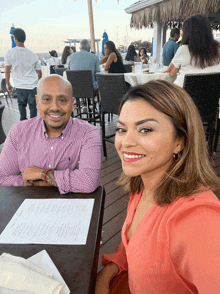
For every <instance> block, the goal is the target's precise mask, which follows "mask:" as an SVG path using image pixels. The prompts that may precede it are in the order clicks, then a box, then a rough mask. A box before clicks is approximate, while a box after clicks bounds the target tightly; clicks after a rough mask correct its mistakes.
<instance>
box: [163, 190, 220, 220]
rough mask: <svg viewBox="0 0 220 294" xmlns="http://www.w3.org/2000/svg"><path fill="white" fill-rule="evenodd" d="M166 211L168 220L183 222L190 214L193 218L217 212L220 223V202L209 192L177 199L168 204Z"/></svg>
mask: <svg viewBox="0 0 220 294" xmlns="http://www.w3.org/2000/svg"><path fill="white" fill-rule="evenodd" d="M167 211H168V213H169V219H170V220H177V219H178V220H179V219H182V220H183V219H184V218H187V216H188V215H191V214H192V213H193V216H198V215H201V214H212V213H215V212H216V211H217V213H218V214H219V221H220V201H219V199H218V198H217V197H216V195H215V194H214V193H213V192H212V191H211V190H207V191H204V192H200V193H196V194H193V195H191V196H186V197H177V198H176V199H175V200H174V201H173V202H172V203H171V204H169V207H168V210H167Z"/></svg>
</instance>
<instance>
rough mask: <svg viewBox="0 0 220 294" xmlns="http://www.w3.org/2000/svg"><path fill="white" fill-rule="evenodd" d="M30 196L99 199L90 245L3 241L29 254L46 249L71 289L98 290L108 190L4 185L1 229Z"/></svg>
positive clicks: (80, 292) (81, 293) (10, 249)
mask: <svg viewBox="0 0 220 294" xmlns="http://www.w3.org/2000/svg"><path fill="white" fill-rule="evenodd" d="M27 198H37V199H42V198H94V199H95V203H94V207H93V213H92V218H91V223H90V228H89V233H88V238H87V243H86V245H42V244H40V245H37V244H21V245H20V244H0V255H1V254H2V253H4V252H6V253H10V254H12V255H16V256H21V257H23V258H29V257H30V256H32V255H34V254H36V253H38V252H40V251H41V250H43V249H45V250H46V251H47V252H48V254H49V255H50V257H51V259H52V260H53V262H54V264H55V265H56V267H57V268H58V270H59V272H60V274H61V275H62V277H63V279H64V280H65V282H66V284H67V286H68V287H69V289H70V293H74V294H86V293H94V286H95V278H96V274H97V266H98V256H99V246H100V239H101V229H102V219H103V211H104V201H105V191H104V188H103V187H98V188H97V189H96V191H95V192H93V193H90V194H78V193H68V194H65V195H61V194H60V193H59V191H58V190H57V188H55V187H0V201H1V202H0V203H1V205H0V232H1V233H2V231H3V230H4V228H5V226H6V225H7V224H8V222H9V221H10V219H11V218H12V216H13V215H14V213H15V212H16V211H17V209H18V207H19V206H20V205H21V203H22V202H23V200H24V199H27Z"/></svg>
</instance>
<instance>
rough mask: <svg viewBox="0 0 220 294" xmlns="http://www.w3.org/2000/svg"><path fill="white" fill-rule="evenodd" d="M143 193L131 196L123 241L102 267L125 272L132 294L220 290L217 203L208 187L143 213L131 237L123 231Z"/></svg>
mask: <svg viewBox="0 0 220 294" xmlns="http://www.w3.org/2000/svg"><path fill="white" fill-rule="evenodd" d="M141 196H142V193H140V194H134V195H133V194H132V195H131V197H130V201H129V204H128V210H127V218H126V220H125V223H124V225H123V228H122V242H121V243H120V244H119V246H118V248H117V250H116V252H115V253H114V254H110V255H107V254H104V255H103V265H106V264H107V263H108V262H114V263H116V264H117V265H118V267H119V268H120V270H128V275H129V287H130V291H131V293H132V294H144V293H147V294H166V293H169V294H172V293H173V294H188V293H199V294H209V293H212V294H219V293H220V202H219V200H218V198H217V197H216V196H215V195H214V194H213V193H212V192H211V191H206V192H202V193H200V194H195V195H192V196H188V197H182V198H180V197H178V198H176V199H175V200H174V201H173V202H172V203H171V204H169V205H165V206H163V207H161V206H159V205H157V204H156V203H155V204H154V205H153V206H152V207H151V208H150V209H149V210H148V211H147V213H146V214H145V216H144V217H143V219H142V220H141V222H140V224H139V226H138V227H137V229H136V230H135V232H134V233H133V235H132V237H131V238H130V240H128V238H127V231H128V229H129V226H130V225H131V223H132V220H133V217H134V213H135V210H136V208H137V205H138V202H139V200H140V198H141Z"/></svg>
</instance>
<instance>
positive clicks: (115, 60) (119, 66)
mask: <svg viewBox="0 0 220 294" xmlns="http://www.w3.org/2000/svg"><path fill="white" fill-rule="evenodd" d="M104 53H105V56H104V57H103V58H102V59H101V60H100V61H99V64H104V63H105V67H104V69H105V70H106V71H108V72H109V73H126V69H125V67H124V65H123V60H122V56H121V54H120V52H119V51H118V50H117V49H116V47H115V44H114V43H113V42H112V41H107V42H106V43H105V45H104Z"/></svg>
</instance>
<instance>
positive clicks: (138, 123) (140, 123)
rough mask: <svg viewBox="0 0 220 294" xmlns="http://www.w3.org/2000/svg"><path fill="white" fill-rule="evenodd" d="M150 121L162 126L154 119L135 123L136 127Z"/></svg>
mask: <svg viewBox="0 0 220 294" xmlns="http://www.w3.org/2000/svg"><path fill="white" fill-rule="evenodd" d="M148 121H154V122H156V123H158V124H159V125H160V123H159V122H158V121H157V120H156V119H154V118H146V119H142V120H139V121H137V122H136V123H135V125H136V126H138V125H142V124H143V123H145V122H148Z"/></svg>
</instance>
